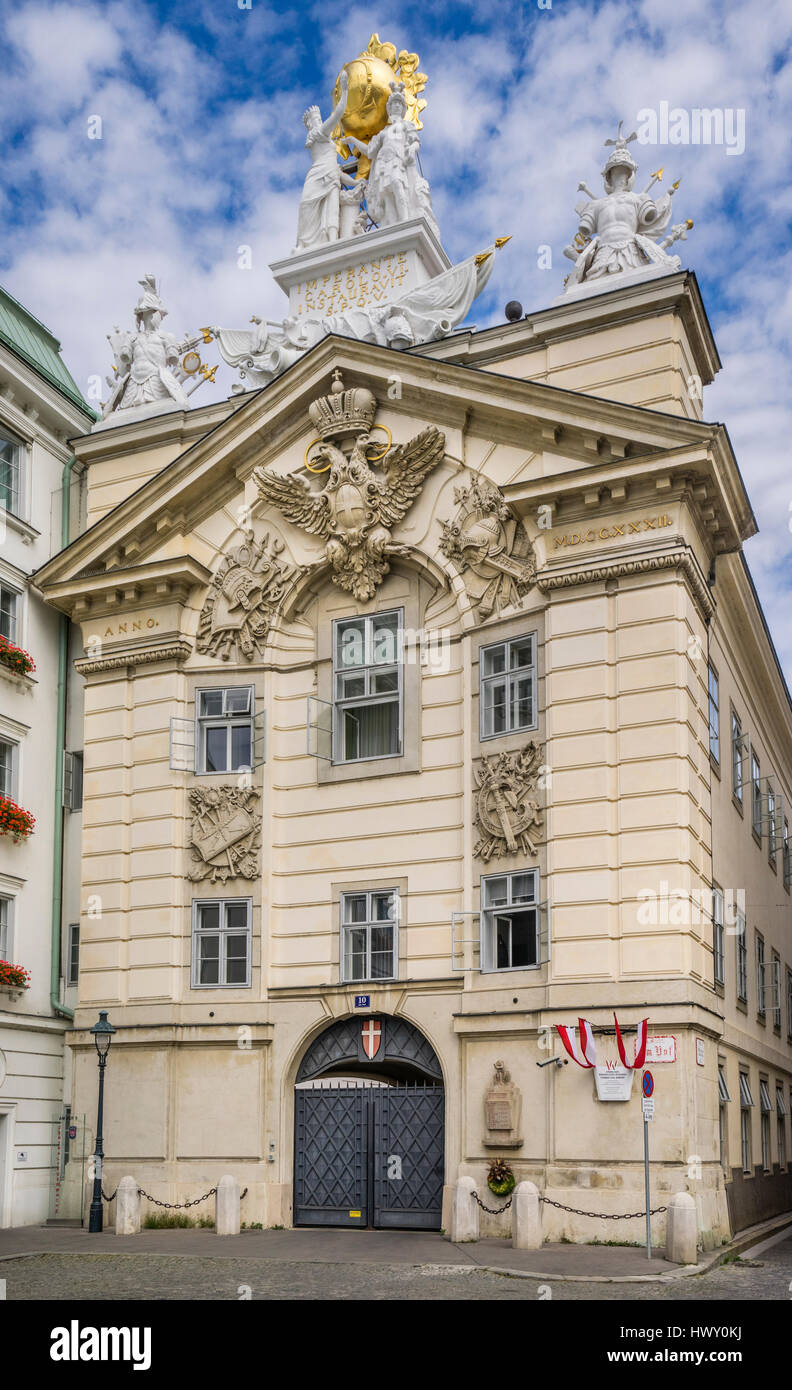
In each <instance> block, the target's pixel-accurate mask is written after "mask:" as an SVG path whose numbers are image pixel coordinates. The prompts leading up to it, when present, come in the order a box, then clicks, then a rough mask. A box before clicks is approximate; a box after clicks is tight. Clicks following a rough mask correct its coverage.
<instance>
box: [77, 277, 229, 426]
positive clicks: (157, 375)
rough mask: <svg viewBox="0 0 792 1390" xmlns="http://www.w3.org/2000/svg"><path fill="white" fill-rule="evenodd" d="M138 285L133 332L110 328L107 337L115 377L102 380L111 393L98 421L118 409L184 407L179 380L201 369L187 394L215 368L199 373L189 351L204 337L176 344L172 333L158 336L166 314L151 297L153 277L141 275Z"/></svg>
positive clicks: (198, 362)
mask: <svg viewBox="0 0 792 1390" xmlns="http://www.w3.org/2000/svg"><path fill="white" fill-rule="evenodd" d="M138 284H140V285H141V286H142V288H143V294H142V295H141V296H140V298H139V300H138V302H137V304H136V305H135V329H136V331H135V332H134V333H129V332H121V330H120V329H118V328H116V329H115V330H114V332H113V333H108V335H107V340H108V342H109V343H110V346H111V348H112V350H113V356H114V358H115V361H114V366H113V370H114V372H115V376H114V377H108V378H107V384H108V386H111V387H112V388H113V389H112V394H111V396H110V399H109V401H108V402H107V404H106V405H105V407H104V410H103V412H102V417H103V419H107V417H108V416H109V415H112V414H113V413H114V412H117V411H119V410H138V411H139V412H141V413H154V412H155V411H156V410H157V409H160V410H163V409H169V408H172V407H173V406H186V405H187V404H188V396H189V395H191V394H192V391H190V392H187V391H185V389H184V386H183V384H182V383H183V382H185V381H189V380H190V378H191V377H192V376H194V375H195V374H196V373H197V372H198V371H199V370H203V376H202V377H201V378H199V379H198V380H197V381H196V382H195V385H194V386H193V388H192V390H193V391H194V390H196V388H197V387H198V386H201V385H203V382H204V381H205V380H213V379H214V370H215V369H214V368H213V369H212V372H211V373H210V372H209V371H208V370H207V369H205V368H204V369H202V368H201V359H200V357H199V355H198V353H197V352H193V351H191V349H193V348H195V346H196V345H197V344H198V343H200V342H202V341H204V342H206V341H210V340H209V339H208V337H207V334H206V333H203V334H201V333H199V334H197V335H196V336H194V337H190V336H187V337H185V338H182V339H181V340H179V339H178V338H177V337H176V336H175V334H173V333H166V332H164V331H163V330H162V328H161V324H162V320H163V319H164V318H165V315H166V314H167V312H168V311H167V309H166V308H165V306H164V304H163V303H162V300H161V299H160V297H159V294H158V293H157V285H156V281H155V278H154V276H153V275H144V277H143V279H142V280H139V281H138ZM182 354H185V356H184V358H182ZM191 359H193V360H191ZM188 363H189V365H187V364H188Z"/></svg>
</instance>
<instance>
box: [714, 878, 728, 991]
mask: <svg viewBox="0 0 792 1390" xmlns="http://www.w3.org/2000/svg"><path fill="white" fill-rule="evenodd" d="M712 961H713V967H714V972H715V983H716V985H722V984H723V983H724V979H725V970H724V961H723V889H722V888H716V887H713V890H712Z"/></svg>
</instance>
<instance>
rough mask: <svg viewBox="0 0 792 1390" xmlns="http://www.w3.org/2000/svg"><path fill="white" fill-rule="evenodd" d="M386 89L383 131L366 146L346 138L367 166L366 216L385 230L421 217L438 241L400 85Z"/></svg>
mask: <svg viewBox="0 0 792 1390" xmlns="http://www.w3.org/2000/svg"><path fill="white" fill-rule="evenodd" d="M390 88H391V94H390V96H389V97H388V104H387V112H388V124H387V125H386V126H385V128H384V129H383V130H381V131H379V133H378V134H377V135H374V136H373V137H372V138H371V140H369V141H368V143H365V142H364V141H363V140H358V139H357V138H356V137H355V136H354V135H348V136H347V143H348V144H349V145H352V146H354V147H355V148H356V149H358V150H360V152H361V154H363V155H365V157H366V158H367V159H368V160H370V162H371V169H370V172H369V175H368V186H367V189H366V205H367V207H368V211H369V216H370V217H371V218H372V220H373V221H374V222H376V223H378V224H379V226H381V227H389V226H392V225H393V224H394V223H396V222H406V221H407V220H408V219H409V218H411V217H418V216H421V215H423V216H424V217H425V218H426V219H427V221H428V222H429V225H430V226H431V228H432V231H433V232H434V233H435V235H436V236H437V238H438V240H439V233H438V230H437V223H436V221H435V217H434V212H433V211H432V201H431V198H430V196H429V185H428V183H427V182H426V180H425V179H424V178H422V176H421V172H420V169H419V166H418V149H419V146H420V137H419V135H418V131H417V130H416V128H415V125H414V124H413V122H412V121H410V120H408V119H407V96H406V93H405V88H404V83H403V82H391V84H390Z"/></svg>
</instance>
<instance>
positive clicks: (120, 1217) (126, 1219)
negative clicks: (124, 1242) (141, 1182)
mask: <svg viewBox="0 0 792 1390" xmlns="http://www.w3.org/2000/svg"><path fill="white" fill-rule="evenodd" d="M115 1204H116V1209H115V1233H116V1235H117V1236H136V1235H138V1233H139V1231H140V1193H139V1191H138V1185H137V1183H136V1181H135V1179H134V1178H122V1179H121V1181H120V1183H119V1184H118V1191H117V1192H116V1199H115Z"/></svg>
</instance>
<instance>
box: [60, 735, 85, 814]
mask: <svg viewBox="0 0 792 1390" xmlns="http://www.w3.org/2000/svg"><path fill="white" fill-rule="evenodd" d="M62 801H63V805H64V806H65V808H66V810H67V811H81V810H82V804H83V755H82V753H69V752H67V751H66V750H65V749H64V751H63V795H62Z"/></svg>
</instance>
